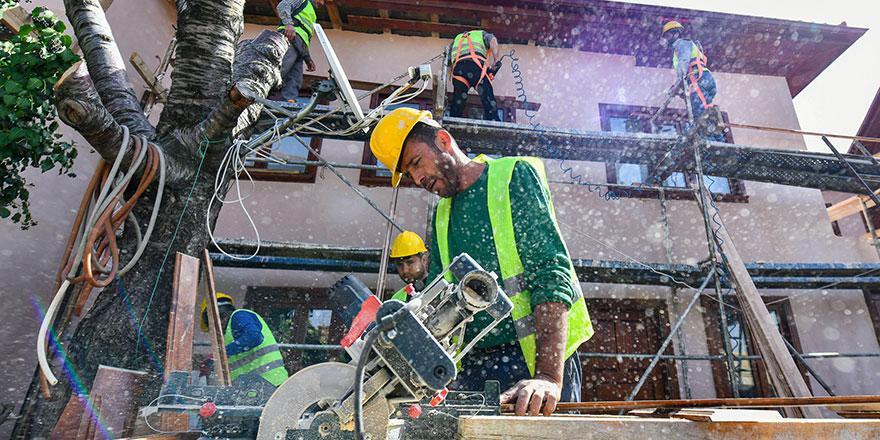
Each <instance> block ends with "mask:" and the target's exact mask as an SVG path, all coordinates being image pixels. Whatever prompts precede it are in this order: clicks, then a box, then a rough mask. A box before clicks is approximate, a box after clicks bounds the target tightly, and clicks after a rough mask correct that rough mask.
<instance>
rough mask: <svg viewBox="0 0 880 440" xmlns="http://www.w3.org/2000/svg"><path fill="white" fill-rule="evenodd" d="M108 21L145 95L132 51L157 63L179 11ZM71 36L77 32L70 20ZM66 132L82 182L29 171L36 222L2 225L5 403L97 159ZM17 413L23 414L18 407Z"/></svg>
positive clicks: (13, 396) (0, 318)
mask: <svg viewBox="0 0 880 440" xmlns="http://www.w3.org/2000/svg"><path fill="white" fill-rule="evenodd" d="M35 5H44V6H46V7H48V8H49V9H50V10H52V11H53V12H55V13H56V14H58V15H59V16H62V19H64V20H65V22H67V21H66V17H64V6H63V2H62V1H61V0H44V1H41V2H35V3H28V4H25V6H26V7H27V8H28V9H29V10H30V9H32V8H33V7H34V6H35ZM107 17H108V21H109V22H110V26H111V27H112V28H113V32H114V37H115V38H116V40H117V43H118V45H119V49H120V52H121V54H122V57H123V59H124V60H125V63H126V67H128V68H129V76H130V78H131V80H132V84H133V87H134V90H135V93H136V94H137V95H138V96H141V94H142V93H143V92H144V90H145V87H144V82H143V81H142V80H141V78H140V77H139V76H138V75H137V74H136V73H135V72H134V71H133V70H132V69H131V66H130V65H129V63H128V57H129V56H130V55H131V53H132V52H138V53H139V54H140V55H141V56H142V57H143V58H144V60H145V61H146V62H147V64H148V65H150V66H151V67H153V68H155V67H156V66H158V65H159V60H158V58H157V57H161V56H162V55H163V54H164V53H165V48H166V47H167V45H168V42H169V41H170V39H171V36H172V35H173V32H174V30H173V29H172V28H171V25H172V24H174V22H175V20H176V11H175V10H174V8H173V7H172V6H170V5H169V3H168V2H167V1H165V0H116V1H115V2H113V4H112V5H111V6H110V8H109V9H108V11H107ZM68 32H69V33H70V34H71V35H72V34H73V32H72V28H71V27H70V25H69V23H68ZM166 85H170V81H166ZM159 108H161V107H159ZM154 121H155V117H154ZM61 133H62V134H63V135H64V139H65V140H67V141H73V142H74V143H75V144H76V146H77V148H78V150H79V157H78V158H77V159H76V162H75V165H74V169H73V171H74V172H75V173H76V175H77V177H76V178H69V177H66V176H58V173H57V171H55V170H53V171H49V172H47V173H45V174H40V173H39V172H34V170H31V171H28V172H27V173H26V174H25V175H26V176H27V178H28V180H29V181H30V182H31V183H34V184H36V186H35V187H33V188H31V189H30V192H31V197H30V200H31V211H32V212H33V216H34V219H36V220H37V221H38V222H39V224H38V225H37V226H35V227H33V228H31V229H29V230H27V231H22V230H21V229H20V228H19V227H18V226H17V225H13V224H11V223H10V222H8V221H5V220H4V221H0V237H3V238H2V241H0V243H2V245H0V298H2V299H3V306H2V307H0V323H2V324H0V340H3V341H4V344H3V345H4V347H3V350H2V352H0V390H2V396H3V397H2V398H0V402H2V403H7V402H13V403H15V404H16V405H17V404H18V403H20V401H21V399H22V398H23V396H24V393H25V391H26V390H27V386H28V384H29V383H30V381H31V377H32V374H33V372H34V368H35V367H36V364H37V362H36V354H35V353H36V340H37V331H38V330H39V326H40V316H38V311H37V304H38V302H41V303H42V304H43V306H44V307H46V306H48V304H49V301H50V300H51V297H52V294H53V292H52V288H53V286H54V284H55V274H56V271H57V270H58V265H59V264H60V259H61V256H62V252H63V251H64V245H65V243H66V242H67V237H68V234H69V233H70V228H71V224H72V222H73V219H74V216H75V214H76V209H77V207H78V206H79V201H80V200H81V199H82V195H83V191H85V187H86V185H87V184H88V181H89V179H90V178H91V175H92V171H93V170H94V168H95V164H96V163H97V159H98V155H97V154H96V153H94V152H93V151H91V148H89V146H88V144H87V143H86V142H85V140H83V139H82V137H80V136H79V135H78V134H76V133H75V132H74V131H73V130H71V129H70V128H69V127H67V126H66V125H64V124H62V128H61ZM132 340H134V339H132ZM56 373H59V372H56ZM15 412H16V413H17V412H18V408H17V407H16V410H15ZM12 427H13V422H7V423H4V424H3V425H0V438H6V437H7V436H8V435H9V434H10V433H11V430H12Z"/></svg>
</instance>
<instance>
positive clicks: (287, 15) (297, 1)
mask: <svg viewBox="0 0 880 440" xmlns="http://www.w3.org/2000/svg"><path fill="white" fill-rule="evenodd" d="M321 6H324V0H281V2H280V3H278V17H280V18H281V26H279V27H278V31H279V32H283V33H284V36H285V37H287V39H288V40H290V47H289V48H288V49H287V52H286V53H285V54H284V58H283V59H282V60H281V82H282V85H281V100H282V101H292V100H295V99H296V98H297V97H298V96H299V88H300V86H302V81H303V63H305V65H306V69H307V70H308V71H309V72H313V71H314V70H315V62H314V61H312V57H311V56H309V42H310V41H311V39H312V35H314V34H315V21H317V15H316V13H315V8H316V7H318V8H320V7H321Z"/></svg>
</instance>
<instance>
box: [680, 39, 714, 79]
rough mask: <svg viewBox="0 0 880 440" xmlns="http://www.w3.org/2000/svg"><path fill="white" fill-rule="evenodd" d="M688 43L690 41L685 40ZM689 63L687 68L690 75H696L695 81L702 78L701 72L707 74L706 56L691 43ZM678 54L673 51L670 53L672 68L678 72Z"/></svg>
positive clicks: (707, 60) (694, 43)
mask: <svg viewBox="0 0 880 440" xmlns="http://www.w3.org/2000/svg"><path fill="white" fill-rule="evenodd" d="M687 41H690V40H687ZM690 59H691V60H693V61H691V63H690V65H689V66H688V67H689V68H690V72H688V73H690V74H697V79H700V77H701V76H703V71H706V72H709V71H710V70H709V68H708V67H706V63H708V62H709V58H707V57H706V54H704V53H703V51H701V50H700V48H699V47H697V43H696V42H694V41H691V57H690ZM678 61H679V60H678V54H677V53H675V51H674V50H673V51H672V68H673V69H675V70H676V71H678Z"/></svg>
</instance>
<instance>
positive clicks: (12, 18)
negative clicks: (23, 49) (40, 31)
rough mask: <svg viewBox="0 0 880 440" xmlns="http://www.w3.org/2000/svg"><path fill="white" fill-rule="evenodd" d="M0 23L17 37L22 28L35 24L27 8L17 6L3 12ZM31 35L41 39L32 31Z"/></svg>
mask: <svg viewBox="0 0 880 440" xmlns="http://www.w3.org/2000/svg"><path fill="white" fill-rule="evenodd" d="M0 22H2V23H3V24H4V25H6V27H8V28H9V30H11V31H12V32H13V33H15V34H16V35H17V34H18V31H19V29H21V27H22V26H24V25H26V24H31V23H33V20H31V14H30V13H29V12H28V11H27V10H26V9H25V8H22V7H21V6H15V7H12V8H9V9H7V10H5V11H3V18H0ZM29 35H31V36H34V37H39V35H37V33H36V32H34V31H31V33H30V34H29Z"/></svg>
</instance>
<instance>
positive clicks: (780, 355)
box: [705, 194, 822, 418]
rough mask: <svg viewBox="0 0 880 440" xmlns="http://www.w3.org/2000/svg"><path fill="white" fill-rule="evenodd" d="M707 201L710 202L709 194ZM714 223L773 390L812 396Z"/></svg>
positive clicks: (811, 411)
mask: <svg viewBox="0 0 880 440" xmlns="http://www.w3.org/2000/svg"><path fill="white" fill-rule="evenodd" d="M705 200H709V196H708V194H707V197H706V198H705ZM713 220H714V221H715V222H716V226H717V228H716V231H715V237H716V240H717V244H718V248H719V249H720V250H721V252H722V253H723V254H724V255H725V256H726V257H727V260H726V261H727V268H728V276H729V277H730V280H731V281H732V282H733V285H734V288H735V290H736V297H737V299H738V300H739V305H740V308H741V309H742V311H743V315H744V316H745V318H746V322H747V323H748V326H749V330H751V332H752V336H753V338H754V339H755V343H756V345H757V347H756V348H757V349H758V350H759V351H760V352H761V355H762V361H763V362H764V365H765V366H766V367H767V373H768V374H767V375H768V376H769V377H770V383H771V384H772V385H773V390H774V391H775V392H776V395H777V396H779V397H810V396H812V393H811V392H810V389H809V388H808V387H807V383H806V382H804V378H803V376H801V372H800V370H798V368H797V365H795V363H794V359H792V357H791V354H790V352H789V351H788V347H786V345H785V342H784V341H783V340H782V335H780V334H779V330H778V329H777V328H776V324H775V323H774V322H773V319H772V318H771V317H770V312H768V311H767V306H766V305H764V301H763V299H761V294H760V293H759V292H758V289H757V287H755V283H754V281H752V277H751V276H750V275H749V272H748V271H747V270H746V266H745V263H743V261H742V258H740V255H739V252H737V250H736V246H734V244H733V239H732V238H731V237H730V234H728V232H727V228H726V227H725V226H724V222H723V221H722V220H721V216H720V215H715V216H714V217H713ZM784 411H785V413H786V415H788V416H789V417H805V418H822V414H821V413H820V412H819V410H818V409H816V408H811V407H806V408H786V409H785V410H784Z"/></svg>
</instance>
